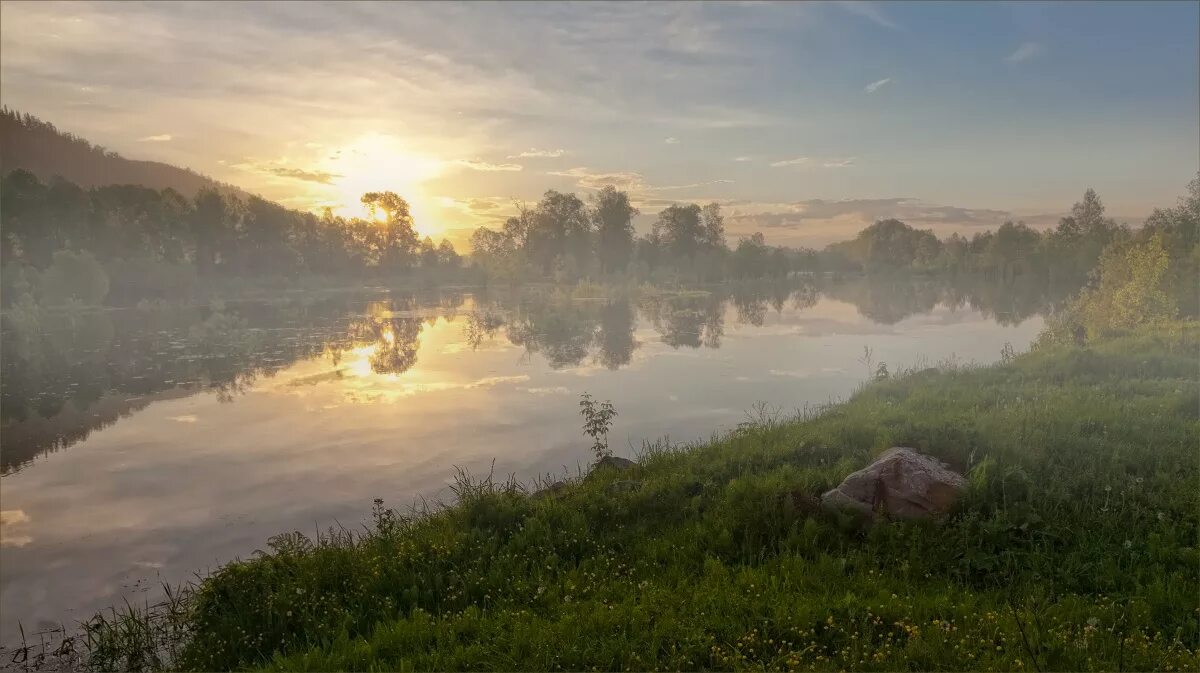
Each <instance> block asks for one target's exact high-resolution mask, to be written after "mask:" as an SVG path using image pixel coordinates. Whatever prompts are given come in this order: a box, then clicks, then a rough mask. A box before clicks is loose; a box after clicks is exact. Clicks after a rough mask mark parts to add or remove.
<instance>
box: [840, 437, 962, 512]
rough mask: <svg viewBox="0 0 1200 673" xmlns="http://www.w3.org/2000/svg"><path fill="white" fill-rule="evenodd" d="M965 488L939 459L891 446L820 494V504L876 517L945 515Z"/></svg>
mask: <svg viewBox="0 0 1200 673" xmlns="http://www.w3.org/2000/svg"><path fill="white" fill-rule="evenodd" d="M966 486H967V481H966V479H963V476H962V475H961V474H958V473H957V472H954V471H953V470H950V469H949V468H948V467H947V466H946V465H945V464H944V463H942V462H941V461H940V460H938V459H936V458H933V457H932V456H926V455H924V454H921V453H918V452H917V451H915V450H913V449H910V448H907V447H903V446H893V447H892V448H890V449H888V450H887V451H884V452H883V454H882V455H880V456H879V458H877V459H875V462H873V463H871V464H870V465H868V466H866V467H864V468H863V469H861V470H859V471H858V472H855V473H853V474H851V475H850V476H848V477H846V478H845V480H843V481H842V483H841V484H840V485H839V486H838V487H837V488H835V489H833V490H831V491H828V492H826V493H825V495H822V496H821V504H822V505H824V506H825V507H828V508H831V509H852V510H857V511H860V512H864V513H866V514H870V515H873V516H876V517H879V516H886V517H890V518H899V519H911V518H921V517H928V516H933V515H937V514H944V513H945V512H948V511H949V510H950V508H951V507H953V506H954V503H955V502H956V501H957V500H958V496H959V495H960V494H962V491H963V489H965V488H966Z"/></svg>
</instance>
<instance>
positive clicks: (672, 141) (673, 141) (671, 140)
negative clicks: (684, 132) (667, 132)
mask: <svg viewBox="0 0 1200 673" xmlns="http://www.w3.org/2000/svg"><path fill="white" fill-rule="evenodd" d="M663 142H664V143H666V144H668V145H678V144H679V138H676V137H675V136H671V137H670V138H667V139H666V140H664V141H663Z"/></svg>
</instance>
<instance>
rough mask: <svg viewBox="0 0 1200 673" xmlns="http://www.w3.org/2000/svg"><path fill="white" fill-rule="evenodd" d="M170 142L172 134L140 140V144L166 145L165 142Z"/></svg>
mask: <svg viewBox="0 0 1200 673" xmlns="http://www.w3.org/2000/svg"><path fill="white" fill-rule="evenodd" d="M169 140H171V134H170V133H163V134H160V135H156V136H146V137H144V138H138V142H139V143H165V142H168V141H169Z"/></svg>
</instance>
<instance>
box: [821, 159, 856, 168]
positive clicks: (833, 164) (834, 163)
mask: <svg viewBox="0 0 1200 673" xmlns="http://www.w3.org/2000/svg"><path fill="white" fill-rule="evenodd" d="M821 165H822V166H824V167H825V168H848V167H850V166H853V165H854V157H848V158H846V159H829V160H828V161H826V162H825V163H823V164H821Z"/></svg>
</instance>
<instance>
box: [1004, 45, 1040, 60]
mask: <svg viewBox="0 0 1200 673" xmlns="http://www.w3.org/2000/svg"><path fill="white" fill-rule="evenodd" d="M1044 51H1046V49H1045V47H1043V46H1042V45H1040V44H1038V43H1037V42H1025V43H1023V44H1022V45H1021V46H1019V47H1017V48H1016V50H1014V51H1013V53H1011V54H1009V55H1008V56H1006V57H1005V58H1004V60H1005V61H1008V62H1009V63H1024V62H1025V61H1028V60H1030V59H1033V58H1037V57H1038V56H1040V55H1041V54H1042V52H1044Z"/></svg>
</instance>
